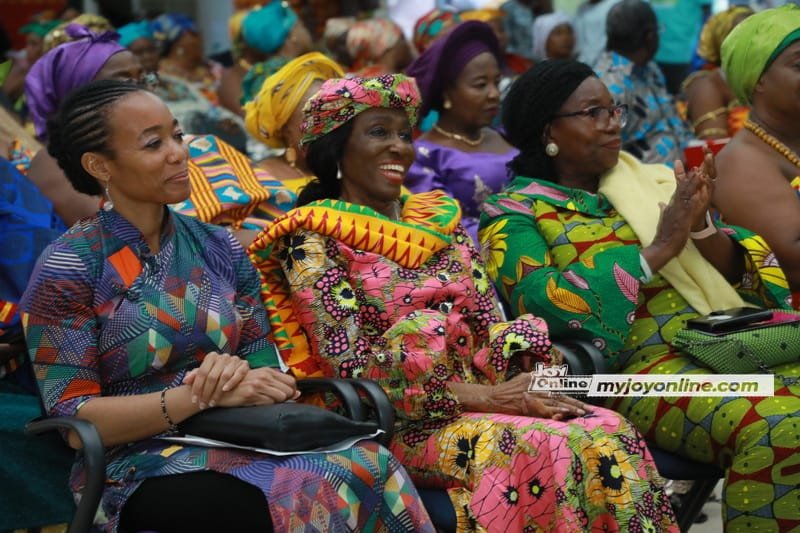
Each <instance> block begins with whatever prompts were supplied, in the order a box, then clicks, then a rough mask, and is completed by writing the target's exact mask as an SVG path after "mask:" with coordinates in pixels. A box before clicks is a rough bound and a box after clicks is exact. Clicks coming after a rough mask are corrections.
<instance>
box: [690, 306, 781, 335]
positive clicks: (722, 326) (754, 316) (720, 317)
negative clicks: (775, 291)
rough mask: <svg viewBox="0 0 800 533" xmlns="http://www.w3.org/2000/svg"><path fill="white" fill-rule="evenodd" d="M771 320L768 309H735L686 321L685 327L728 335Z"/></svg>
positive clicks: (770, 313)
mask: <svg viewBox="0 0 800 533" xmlns="http://www.w3.org/2000/svg"><path fill="white" fill-rule="evenodd" d="M771 318H772V311H770V310H769V309H756V308H754V307H736V308H734V309H725V310H723V311H714V312H713V313H711V314H708V315H706V316H702V317H698V318H691V319H689V320H687V321H686V327H688V328H689V329H696V330H699V331H705V332H706V333H728V332H731V331H737V330H739V329H744V328H746V327H747V326H750V325H752V324H755V323H757V322H763V321H765V320H770V319H771Z"/></svg>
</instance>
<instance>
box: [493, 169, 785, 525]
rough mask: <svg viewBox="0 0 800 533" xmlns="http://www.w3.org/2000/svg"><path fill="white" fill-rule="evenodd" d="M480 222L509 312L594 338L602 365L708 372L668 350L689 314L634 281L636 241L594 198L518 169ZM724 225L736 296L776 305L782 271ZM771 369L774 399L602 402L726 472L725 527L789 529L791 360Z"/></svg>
mask: <svg viewBox="0 0 800 533" xmlns="http://www.w3.org/2000/svg"><path fill="white" fill-rule="evenodd" d="M481 227H482V230H481V238H482V242H483V243H484V249H483V250H484V253H485V254H486V257H487V270H488V272H489V276H490V277H491V278H492V279H493V280H495V284H496V286H497V287H498V289H499V290H500V292H501V294H502V296H503V298H505V299H506V301H507V302H509V303H510V305H511V309H512V312H513V313H526V312H528V311H531V310H535V311H536V313H537V314H538V315H539V316H541V317H543V318H544V319H545V320H546V321H547V324H548V325H549V326H550V331H551V333H552V334H553V335H554V336H556V337H564V336H569V337H573V338H579V339H585V340H589V341H591V342H593V343H594V344H595V345H596V346H597V347H598V348H600V349H602V350H603V352H604V353H605V354H606V356H607V357H608V360H609V363H610V366H611V368H612V371H617V372H622V373H628V374H637V373H640V374H647V373H656V374H683V373H700V374H705V373H709V372H711V370H709V369H707V368H705V367H702V366H699V365H698V364H697V363H696V362H695V361H694V360H692V359H691V358H689V357H685V356H681V355H678V354H676V353H674V352H673V351H672V350H671V349H670V346H669V342H670V340H671V339H672V338H673V336H674V335H675V332H677V331H678V330H679V329H681V328H682V327H683V326H684V324H685V322H686V320H687V319H689V318H693V317H696V316H698V313H697V312H696V311H695V310H694V309H692V308H691V307H690V306H689V304H688V303H687V302H686V300H685V299H684V298H683V297H682V296H681V294H680V293H679V292H678V291H676V290H675V289H674V288H673V287H672V286H671V285H670V284H669V283H668V282H667V281H666V280H665V279H664V278H663V277H662V276H661V275H660V274H658V273H655V275H654V276H653V279H652V280H651V281H650V282H649V283H642V282H640V281H639V280H640V278H641V277H642V276H643V275H644V272H643V271H642V267H641V263H640V257H639V250H640V243H639V240H638V238H637V236H636V234H635V233H634V232H633V230H632V229H631V227H630V226H629V225H628V223H627V222H626V221H625V220H624V219H623V218H622V217H621V215H620V214H619V213H618V212H617V211H616V210H615V209H614V207H613V206H612V205H611V204H610V203H609V202H608V200H607V199H606V198H605V197H604V196H602V195H598V194H592V193H589V192H586V191H583V190H578V189H571V188H565V187H561V186H559V185H556V184H554V183H551V182H548V181H544V180H537V179H533V178H527V177H521V176H519V177H517V178H515V179H514V181H513V182H512V183H511V185H510V186H509V188H508V189H507V191H506V192H505V193H503V194H500V195H497V196H494V197H492V198H491V199H490V200H489V201H488V202H487V205H486V207H485V218H483V219H482V220H481ZM726 231H728V232H729V233H730V234H731V236H732V237H733V238H735V239H736V240H737V241H738V243H739V245H740V246H741V247H742V249H743V250H746V251H747V253H746V254H745V269H746V274H745V276H744V278H743V280H742V283H741V285H740V286H739V287H738V290H739V293H740V295H741V296H742V297H743V298H744V299H746V300H749V301H751V302H755V303H760V304H761V305H764V306H768V307H779V306H784V305H786V304H787V303H788V291H787V289H786V287H787V284H786V280H785V278H784V277H783V272H782V271H781V270H780V268H778V266H777V263H776V262H775V258H774V255H773V254H772V252H771V251H769V249H768V248H767V247H766V245H765V244H764V242H763V240H761V239H760V238H759V237H756V236H753V235H752V234H746V233H745V232H743V231H741V232H738V233H737V231H738V230H736V231H735V230H734V229H733V228H728V229H727V230H726ZM772 370H773V372H774V373H775V396H774V397H767V398H745V397H734V396H731V397H685V398H674V397H668V398H665V397H661V398H656V397H625V398H614V399H610V400H609V401H608V403H607V406H608V407H610V408H612V409H614V410H615V411H618V412H619V413H621V414H623V415H624V416H625V417H627V418H628V419H630V420H631V421H632V422H633V423H634V424H635V425H636V427H637V428H639V430H640V431H641V432H642V433H643V434H644V435H645V437H646V438H647V439H648V441H650V442H654V443H656V444H657V445H658V446H659V447H660V448H662V449H665V450H669V451H672V452H675V453H677V454H680V455H683V456H686V457H689V458H691V459H694V460H697V461H701V462H705V463H716V464H718V465H720V466H721V467H723V468H725V469H726V470H727V472H726V484H725V489H724V494H723V501H724V502H725V505H724V509H723V513H724V519H725V522H726V527H727V531H789V530H793V528H798V527H800V506H798V501H800V500H799V499H800V488H798V486H799V485H800V453H798V449H800V430H799V429H798V423H797V420H798V418H797V417H798V413H800V398H798V394H799V393H800V384H799V383H798V381H797V378H798V377H800V364H798V363H788V364H784V365H781V366H778V367H775V368H773V369H772Z"/></svg>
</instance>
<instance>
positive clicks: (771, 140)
mask: <svg viewBox="0 0 800 533" xmlns="http://www.w3.org/2000/svg"><path fill="white" fill-rule="evenodd" d="M744 128H745V129H747V130H749V131H751V132H753V133H754V134H755V136H756V137H758V138H759V139H761V140H762V141H764V142H765V143H766V144H767V145H768V146H769V147H770V148H772V149H773V150H775V151H776V152H778V153H779V154H781V155H782V156H783V157H785V158H786V159H788V160H789V162H790V163H791V164H793V165H794V166H796V167H798V168H800V157H798V155H797V154H796V153H795V152H794V150H792V149H791V148H789V147H788V146H786V145H785V144H783V143H782V142H781V141H779V140H778V139H776V138H775V137H773V136H772V135H770V134H769V133H767V132H766V131H765V130H764V128H762V127H761V126H759V125H758V124H756V123H755V122H753V121H751V120H750V119H747V120H746V121H745V123H744Z"/></svg>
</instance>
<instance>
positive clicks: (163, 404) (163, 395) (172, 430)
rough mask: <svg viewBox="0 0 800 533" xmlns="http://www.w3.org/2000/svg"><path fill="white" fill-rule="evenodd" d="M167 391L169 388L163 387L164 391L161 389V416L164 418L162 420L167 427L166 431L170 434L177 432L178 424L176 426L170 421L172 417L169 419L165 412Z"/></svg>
mask: <svg viewBox="0 0 800 533" xmlns="http://www.w3.org/2000/svg"><path fill="white" fill-rule="evenodd" d="M168 390H169V387H164V389H162V391H161V416H163V417H164V420H166V421H167V424H168V425H169V429H168V430H167V431H169V432H170V433H177V432H178V424H176V423H175V422H174V421H173V420H172V417H170V416H169V413H168V412H167V391H168Z"/></svg>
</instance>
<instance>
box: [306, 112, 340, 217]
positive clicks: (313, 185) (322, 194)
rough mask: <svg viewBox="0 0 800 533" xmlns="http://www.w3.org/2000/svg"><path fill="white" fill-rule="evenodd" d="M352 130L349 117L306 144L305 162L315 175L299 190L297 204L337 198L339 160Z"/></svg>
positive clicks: (338, 192)
mask: <svg viewBox="0 0 800 533" xmlns="http://www.w3.org/2000/svg"><path fill="white" fill-rule="evenodd" d="M352 132H353V119H352V118H351V119H350V120H348V121H347V122H345V123H344V124H342V125H341V126H339V127H338V128H336V129H335V130H333V131H332V132H330V133H328V134H326V135H324V136H322V137H320V138H319V139H316V140H315V141H314V142H312V143H311V144H309V145H308V152H307V153H306V162H307V163H308V168H310V169H311V172H312V173H313V174H314V176H315V177H314V179H312V180H311V181H310V182H309V183H308V185H306V186H305V187H304V188H303V190H302V191H300V195H299V196H298V197H297V205H298V206H301V205H306V204H308V203H310V202H313V201H315V200H324V199H327V198H339V196H340V195H341V194H342V182H341V181H340V180H339V179H338V178H337V175H338V174H339V164H340V163H339V161H340V159H341V157H342V155H343V154H344V150H345V145H346V144H347V140H348V139H349V138H350V134H351V133H352Z"/></svg>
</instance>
